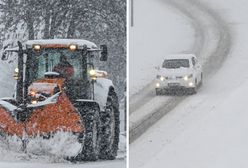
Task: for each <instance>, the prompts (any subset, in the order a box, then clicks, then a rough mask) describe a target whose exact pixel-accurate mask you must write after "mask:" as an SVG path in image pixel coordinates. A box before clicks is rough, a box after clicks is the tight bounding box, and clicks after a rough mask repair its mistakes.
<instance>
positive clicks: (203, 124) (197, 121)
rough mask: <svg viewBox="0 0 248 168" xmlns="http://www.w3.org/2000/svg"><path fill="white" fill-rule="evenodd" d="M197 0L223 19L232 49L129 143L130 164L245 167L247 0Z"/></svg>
mask: <svg viewBox="0 0 248 168" xmlns="http://www.w3.org/2000/svg"><path fill="white" fill-rule="evenodd" d="M190 2H194V1H193V0H190ZM200 2H204V3H206V4H207V5H208V6H209V7H210V8H211V9H212V10H213V11H215V12H216V14H217V15H221V16H222V18H225V20H226V21H227V24H226V25H227V26H228V27H229V28H230V29H231V30H232V37H233V38H232V50H231V52H230V53H229V55H228V57H227V59H226V60H225V62H224V64H223V65H222V67H221V68H220V69H219V70H218V72H216V73H215V74H214V75H212V76H211V77H209V78H208V80H205V82H204V86H203V87H202V88H201V89H200V91H199V93H198V94H196V95H194V96H190V97H188V98H186V99H184V100H183V101H182V102H181V103H180V104H179V105H178V106H177V107H176V108H174V109H173V110H172V111H170V113H168V114H167V115H165V116H164V117H163V118H162V119H161V120H159V121H158V122H157V123H156V124H154V125H153V126H152V127H151V128H150V129H148V130H147V131H146V132H145V133H144V134H143V135H141V136H140V137H139V138H138V139H137V140H136V141H134V142H133V143H132V144H131V146H130V168H139V167H142V168H150V167H156V168H163V167H170V168H178V167H183V168H199V167H201V168H209V167H211V168H220V167H221V168H222V167H225V168H233V167H238V168H247V167H248V161H247V158H246V156H247V155H248V134H247V130H248V122H247V118H248V113H247V105H246V104H247V98H246V97H247V96H246V95H247V94H248V70H247V67H248V59H247V53H248V47H247V44H248V34H247V29H248V10H247V8H248V2H247V1H246V0H238V1H235V3H234V1H233V0H201V1H200ZM212 10H211V11H212ZM211 11H209V12H211ZM207 28H209V27H207ZM216 55H217V54H216ZM217 56H218V55H217ZM132 156H139V157H135V159H132V158H133V157H132Z"/></svg>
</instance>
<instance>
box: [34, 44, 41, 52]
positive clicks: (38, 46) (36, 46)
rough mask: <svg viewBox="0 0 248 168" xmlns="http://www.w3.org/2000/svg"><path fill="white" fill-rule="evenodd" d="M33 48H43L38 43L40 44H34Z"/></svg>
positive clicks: (37, 49)
mask: <svg viewBox="0 0 248 168" xmlns="http://www.w3.org/2000/svg"><path fill="white" fill-rule="evenodd" d="M33 49H34V50H35V51H39V50H40V49H41V46H40V45H38V44H35V45H33Z"/></svg>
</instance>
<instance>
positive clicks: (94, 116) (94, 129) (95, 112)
mask: <svg viewBox="0 0 248 168" xmlns="http://www.w3.org/2000/svg"><path fill="white" fill-rule="evenodd" d="M78 110H79V112H80V114H81V116H82V119H83V123H84V128H85V132H84V133H82V134H81V135H80V136H79V137H78V141H79V142H80V143H81V144H82V150H81V152H80V153H79V154H78V155H77V156H76V157H75V158H73V159H72V160H73V161H82V160H84V161H96V160H97V159H98V156H99V147H100V146H99V144H100V137H99V133H100V129H99V128H100V127H99V126H100V116H99V114H100V109H99V107H98V106H96V105H92V104H91V105H86V106H82V107H81V108H80V109H78Z"/></svg>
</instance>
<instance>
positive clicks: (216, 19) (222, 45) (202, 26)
mask: <svg viewBox="0 0 248 168" xmlns="http://www.w3.org/2000/svg"><path fill="white" fill-rule="evenodd" d="M165 3H167V4H168V5H170V6H172V7H174V8H175V9H177V10H178V11H180V12H181V13H182V14H183V15H185V16H186V17H187V19H188V20H189V21H190V23H191V24H192V26H193V28H194V30H195V42H194V45H193V46H192V48H191V49H189V51H186V52H189V53H196V55H197V56H199V57H200V60H201V61H202V64H203V73H204V77H205V79H206V78H207V79H210V78H211V76H212V75H214V73H216V72H217V70H218V69H219V68H220V67H221V65H222V64H223V62H224V60H225V59H226V57H227V56H228V53H229V52H230V49H231V44H232V37H231V31H230V29H229V27H228V26H227V23H226V22H225V21H224V20H223V19H222V18H221V16H220V15H219V14H218V13H216V12H215V11H214V10H212V9H211V8H210V7H208V6H207V5H206V4H203V3H202V2H199V1H197V0H165ZM185 98H186V96H182V97H178V96H175V97H169V96H163V97H162V96H160V97H159V99H160V100H158V99H157V97H156V96H155V94H154V87H153V82H152V83H151V84H149V85H147V86H146V87H145V88H144V89H142V90H141V92H139V93H138V94H136V95H134V96H133V97H132V98H131V99H130V117H129V118H130V126H129V128H130V131H129V132H130V133H129V136H130V143H132V142H133V141H134V140H135V139H137V138H138V137H139V136H140V135H141V134H142V133H144V132H145V131H146V130H147V129H148V128H149V127H150V126H151V125H153V124H154V123H155V122H157V121H158V120H159V119H160V118H161V117H163V116H164V115H165V114H167V113H168V112H169V111H171V110H172V109H173V108H175V107H176V106H177V105H178V104H179V103H180V102H181V101H183V100H184V99H185ZM155 101H160V102H159V103H156V105H157V106H158V107H157V108H155V109H154V108H153V109H150V111H149V109H148V111H149V112H146V113H143V111H144V110H146V108H144V107H145V106H146V104H153V103H152V102H155Z"/></svg>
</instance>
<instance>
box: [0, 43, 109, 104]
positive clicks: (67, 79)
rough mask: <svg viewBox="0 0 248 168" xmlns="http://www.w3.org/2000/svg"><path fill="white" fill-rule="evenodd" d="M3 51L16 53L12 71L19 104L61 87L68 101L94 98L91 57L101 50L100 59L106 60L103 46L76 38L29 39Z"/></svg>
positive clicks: (105, 50)
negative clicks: (17, 47)
mask: <svg viewBox="0 0 248 168" xmlns="http://www.w3.org/2000/svg"><path fill="white" fill-rule="evenodd" d="M20 45H21V44H20ZM22 47H23V48H22ZM5 51H6V52H14V51H15V52H17V53H18V54H19V57H18V68H17V69H16V74H15V78H16V79H17V94H16V96H17V97H16V99H17V101H18V102H19V103H22V102H24V101H27V102H25V103H37V102H39V101H40V100H44V99H45V98H47V97H50V96H52V95H54V94H55V93H57V92H59V91H62V90H63V91H64V92H65V93H66V94H67V96H68V97H69V99H70V100H71V101H75V100H77V99H94V95H93V92H92V91H93V90H94V81H95V79H96V74H98V73H96V70H95V67H94V59H93V58H94V57H98V56H99V53H101V55H100V60H102V61H106V60H107V47H106V46H105V45H102V46H101V48H97V46H96V45H95V44H94V43H92V42H89V41H87V40H77V39H59V40H58V39H50V40H30V41H27V42H26V43H25V44H24V45H22V46H19V49H18V50H8V49H6V50H5ZM3 59H6V54H5V55H4V57H3ZM37 86H39V87H37ZM22 89H23V91H21V90H22ZM35 93H37V94H35ZM37 95H39V96H37ZM34 96H35V97H38V98H35V97H34Z"/></svg>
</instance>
